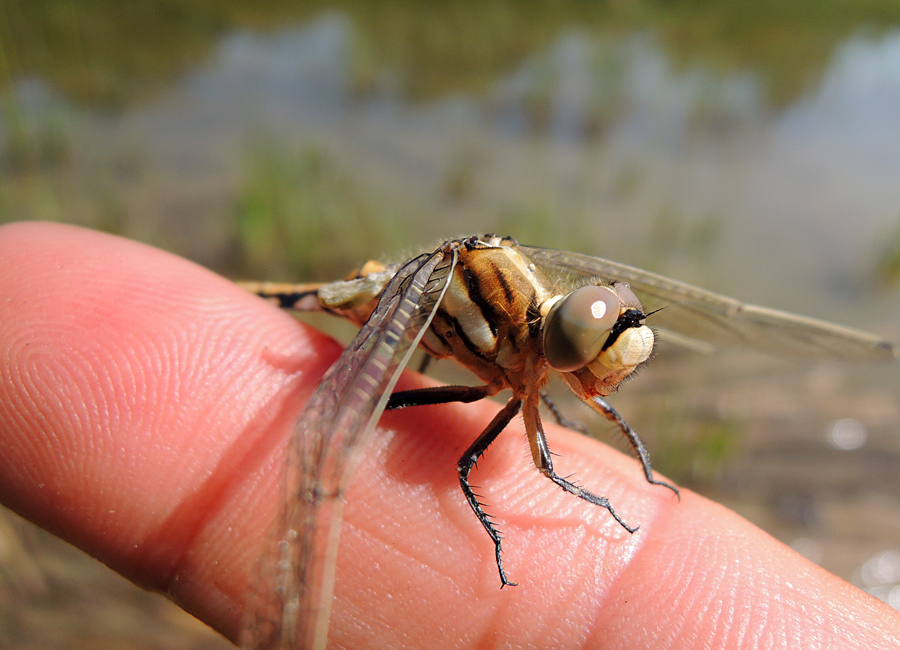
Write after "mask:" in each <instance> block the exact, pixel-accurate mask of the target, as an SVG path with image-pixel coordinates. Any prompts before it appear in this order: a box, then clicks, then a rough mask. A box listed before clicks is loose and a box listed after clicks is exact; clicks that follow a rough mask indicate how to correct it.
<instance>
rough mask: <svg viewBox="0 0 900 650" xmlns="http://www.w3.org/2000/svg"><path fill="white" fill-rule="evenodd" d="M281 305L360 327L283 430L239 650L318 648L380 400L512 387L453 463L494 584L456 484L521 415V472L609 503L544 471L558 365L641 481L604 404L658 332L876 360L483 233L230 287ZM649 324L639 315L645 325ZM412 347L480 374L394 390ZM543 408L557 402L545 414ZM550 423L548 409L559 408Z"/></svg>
mask: <svg viewBox="0 0 900 650" xmlns="http://www.w3.org/2000/svg"><path fill="white" fill-rule="evenodd" d="M242 285H243V286H244V288H246V289H247V290H249V291H251V292H253V293H256V294H257V295H259V296H261V297H263V298H266V299H268V300H270V301H272V302H274V303H275V304H277V305H278V306H279V307H282V308H285V309H290V310H297V311H320V312H326V313H329V314H333V315H335V316H339V317H341V318H344V319H346V320H349V321H350V322H352V323H354V324H356V325H358V326H359V327H360V330H359V332H358V334H357V335H356V337H355V338H354V339H353V340H352V342H351V343H350V344H349V345H348V346H347V348H346V350H345V351H344V353H343V354H342V355H341V357H340V358H339V359H338V360H337V361H336V362H335V363H334V364H333V365H332V367H331V368H330V369H329V370H328V371H327V373H326V374H325V376H324V377H323V379H322V381H321V383H320V384H319V385H318V387H317V388H316V390H315V391H314V392H313V394H312V396H311V397H310V399H309V401H308V403H307V405H306V407H305V409H304V411H303V413H302V414H301V416H300V417H299V419H298V421H297V423H296V425H295V427H294V430H293V432H292V436H291V440H290V443H289V444H290V448H289V451H288V454H287V464H286V468H285V476H284V479H283V480H284V494H283V499H284V502H283V504H282V512H281V515H280V517H279V520H278V523H277V524H276V526H277V528H278V530H277V531H276V533H275V534H274V538H275V539H276V540H277V542H276V544H275V547H277V551H276V550H274V548H275V547H273V558H274V562H273V564H274V568H271V567H270V569H269V574H271V575H270V580H269V581H268V583H267V584H270V585H274V587H273V593H272V594H265V595H263V596H262V597H261V598H260V597H257V601H258V602H256V603H255V604H253V605H251V607H250V610H251V618H250V620H249V622H248V624H247V625H245V632H246V634H247V636H246V638H245V639H244V641H243V644H244V646H245V647H250V648H272V647H278V648H323V647H324V646H325V641H326V639H327V633H328V621H329V617H330V605H331V600H332V593H333V584H334V572H335V566H336V561H337V542H338V537H339V532H340V526H341V515H342V508H343V495H344V494H345V493H346V490H347V487H348V485H349V482H350V479H351V477H352V474H353V469H354V467H355V465H356V464H357V462H358V460H359V457H360V453H361V452H362V450H363V449H364V448H365V443H366V440H367V438H368V437H369V435H370V434H371V432H372V431H373V430H374V428H375V426H376V424H377V422H378V419H379V417H380V415H381V414H382V412H383V411H385V410H391V409H401V408H408V407H413V406H420V405H426V404H442V403H448V402H463V403H469V402H474V401H478V400H481V399H484V398H487V397H491V396H494V395H497V394H498V393H500V392H501V391H506V390H508V391H510V392H511V394H512V396H511V397H510V398H509V400H508V401H507V402H506V404H505V406H503V407H502V408H501V409H500V410H499V412H498V413H497V415H496V416H495V417H494V419H493V420H492V421H491V422H490V423H489V424H488V425H487V427H486V428H485V429H484V430H483V431H482V432H481V433H480V434H479V435H477V436H475V437H474V440H473V442H472V444H471V446H470V447H469V448H468V449H467V450H466V451H465V453H464V454H463V455H462V457H461V458H460V460H459V463H458V466H457V473H458V476H459V483H460V488H461V490H462V493H463V496H464V498H465V501H466V502H467V503H468V505H469V507H470V508H471V510H472V511H473V513H474V514H475V517H476V518H477V521H478V522H480V524H481V526H482V527H483V528H484V530H485V532H486V533H487V535H488V537H489V538H490V540H491V541H492V543H493V545H494V556H495V563H496V567H497V571H498V573H499V578H500V584H501V587H503V586H513V585H515V583H514V582H513V581H512V580H511V578H510V577H509V574H508V573H507V570H506V567H505V566H504V564H503V553H502V541H503V540H502V538H501V535H500V532H499V531H498V529H497V528H496V526H495V524H494V523H493V521H492V520H491V518H490V517H489V516H488V515H487V513H486V512H485V510H484V507H483V505H482V503H481V502H480V501H479V499H478V497H477V496H476V494H475V493H474V491H473V490H472V486H471V485H470V484H469V473H470V471H471V470H472V468H473V466H474V464H475V462H476V461H477V460H478V459H479V458H480V457H481V455H482V454H483V453H484V452H485V450H486V449H487V448H488V446H489V445H490V444H491V443H492V442H493V441H494V440H495V439H496V438H497V436H498V435H499V434H500V432H501V431H503V429H504V428H505V427H506V426H507V425H508V424H509V423H510V421H511V420H512V419H513V418H514V417H516V416H517V415H518V414H519V413H521V415H522V418H523V420H524V424H525V431H526V435H527V438H528V442H529V446H530V450H531V457H532V461H533V463H534V465H535V467H536V468H537V469H538V470H539V471H540V473H541V474H542V475H543V476H545V477H547V478H548V479H549V480H550V481H552V482H553V483H555V484H556V485H557V486H559V487H560V488H562V489H563V490H565V491H566V492H568V493H569V494H571V495H572V496H573V497H576V498H580V499H582V500H584V501H586V502H588V503H590V504H592V505H594V506H596V507H600V508H603V509H605V510H606V511H608V513H609V515H610V516H611V517H612V518H613V519H614V520H615V521H616V522H618V524H619V525H620V526H622V527H623V528H624V529H625V530H627V531H628V532H630V533H633V532H635V531H636V530H637V528H636V527H634V526H632V525H630V524H628V523H626V522H625V521H624V520H623V519H622V518H621V517H620V516H619V514H618V513H617V512H616V511H615V509H614V507H613V504H611V503H610V502H609V500H608V499H607V498H605V497H602V496H598V495H596V494H594V493H593V492H591V491H589V490H587V489H585V488H583V487H581V486H579V485H576V484H574V483H573V482H571V481H569V480H568V479H566V478H564V477H561V476H559V475H558V474H557V473H556V472H555V471H554V468H553V461H552V459H551V452H550V448H549V446H548V444H547V439H546V436H545V434H544V429H543V424H542V420H541V415H540V412H539V407H540V405H541V402H542V401H543V400H544V399H545V395H546V393H545V392H544V389H545V386H546V384H547V382H548V381H549V380H550V378H551V377H552V376H559V377H561V378H562V379H563V381H564V383H565V384H566V385H567V386H568V387H569V388H570V389H571V391H572V392H573V393H574V394H575V395H576V396H577V397H578V398H580V399H581V400H582V401H583V402H584V403H586V404H587V405H588V406H590V407H591V408H592V409H593V410H594V411H596V412H597V413H599V414H600V415H601V416H603V417H604V418H606V419H607V420H609V421H611V422H612V423H613V424H614V425H615V426H616V427H617V428H618V429H619V431H621V433H622V434H623V435H624V436H625V438H626V439H627V440H628V442H629V443H630V445H631V447H632V449H633V450H634V452H635V454H636V456H637V458H638V461H639V462H640V465H641V469H642V471H643V474H644V477H645V479H646V480H647V481H648V483H650V484H652V485H654V486H657V487H659V488H660V489H664V490H668V491H670V492H671V493H672V495H673V496H676V497H677V495H678V489H677V488H676V487H675V486H674V485H671V484H669V483H667V482H665V481H663V480H661V479H658V478H656V477H655V475H654V473H653V469H652V467H651V463H650V455H649V453H648V452H647V449H646V448H645V446H644V444H643V442H642V441H641V439H640V437H639V436H638V434H637V433H636V432H635V431H634V430H633V429H632V428H631V427H630V426H629V425H628V424H627V423H626V422H625V420H624V419H623V418H622V416H620V415H619V413H618V412H617V411H616V410H615V409H614V408H613V407H612V405H611V404H610V403H609V402H608V401H607V399H606V398H607V397H608V396H609V395H611V394H612V393H614V392H615V391H616V390H617V388H618V387H619V385H620V384H621V383H622V382H623V381H624V380H626V379H627V378H628V377H629V376H631V375H632V374H633V373H634V372H635V370H636V369H638V368H639V367H641V366H642V365H644V364H645V363H646V362H647V361H648V360H649V359H650V357H651V356H652V355H653V351H654V349H655V348H656V346H657V344H658V342H659V341H670V342H673V343H675V344H678V345H682V346H688V347H692V348H697V349H702V350H713V349H716V348H720V347H742V348H749V349H753V350H757V351H761V352H765V353H769V354H773V355H779V356H790V357H797V358H817V359H836V360H846V361H886V360H891V359H894V358H896V356H897V353H896V350H895V348H894V347H893V346H892V345H891V344H890V343H888V342H886V341H884V340H882V339H881V338H879V337H878V336H875V335H872V334H868V333H865V332H861V331H858V330H855V329H850V328H847V327H842V326H839V325H835V324H831V323H827V322H824V321H820V320H816V319H812V318H807V317H803V316H798V315H794V314H790V313H787V312H783V311H778V310H775V309H768V308H765V307H758V306H755V305H748V304H743V303H741V302H739V301H737V300H734V299H732V298H727V297H725V296H721V295H718V294H715V293H712V292H710V291H706V290H704V289H701V288H699V287H696V286H692V285H689V284H684V283H682V282H679V281H677V280H672V279H669V278H666V277H664V276H661V275H657V274H655V273H651V272H648V271H643V270H640V269H638V268H634V267H631V266H627V265H624V264H619V263H617V262H612V261H609V260H605V259H601V258H598V257H592V256H589V255H584V254H579V253H573V252H566V251H559V250H552V249H548V248H539V247H532V246H524V245H520V244H519V243H518V242H516V241H515V240H514V239H512V238H511V237H499V236H496V235H484V236H473V237H466V238H459V239H452V240H448V241H445V242H443V243H441V244H440V245H439V246H437V247H436V248H435V249H434V250H432V251H429V252H426V253H423V254H421V255H418V256H416V257H413V258H412V259H410V260H407V261H405V262H402V263H396V264H388V265H386V264H382V263H379V262H375V261H370V262H367V263H366V264H364V265H363V266H362V267H360V268H359V269H357V270H356V271H354V272H353V273H352V274H350V275H349V276H348V277H347V278H345V279H344V280H340V281H336V282H330V283H316V284H297V285H294V284H280V283H253V282H247V283H242ZM648 322H650V323H652V327H651V325H649V324H648ZM417 348H422V349H424V350H425V351H426V352H427V353H428V354H429V355H431V356H432V357H436V358H439V359H441V358H453V359H455V360H456V361H458V362H459V363H460V364H462V365H463V366H464V367H466V368H468V369H469V370H470V371H472V372H473V373H474V375H475V376H476V377H478V378H479V379H480V380H481V381H482V382H483V383H481V384H478V385H475V386H437V387H430V388H420V389H415V390H408V391H398V392H393V390H394V387H395V385H396V383H397V381H398V379H399V376H400V373H401V372H402V371H403V369H404V368H405V367H406V366H407V364H408V363H409V362H410V358H411V356H412V355H413V353H414V352H415V350H416V349H417ZM551 411H552V412H553V413H556V412H555V409H551ZM557 419H559V418H558V417H557Z"/></svg>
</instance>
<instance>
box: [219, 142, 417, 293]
mask: <svg viewBox="0 0 900 650" xmlns="http://www.w3.org/2000/svg"><path fill="white" fill-rule="evenodd" d="M245 167H246V170H245V172H244V173H243V174H242V178H243V186H242V187H241V189H240V190H239V195H238V197H237V199H236V202H235V219H236V228H235V233H234V235H235V247H236V251H237V255H236V258H237V259H236V268H237V269H238V270H239V271H240V272H242V273H246V274H247V277H254V278H256V277H259V278H266V279H272V280H278V279H281V280H291V279H292V280H296V279H298V278H302V279H304V280H333V279H335V278H334V273H335V272H336V270H338V271H337V272H339V273H342V274H346V273H349V272H350V271H351V270H352V269H354V268H356V267H358V266H359V265H360V264H361V263H362V262H364V261H365V260H366V256H367V255H368V254H370V253H371V252H372V251H373V250H379V249H381V247H382V246H383V245H384V242H385V241H387V242H390V246H391V248H394V249H396V248H397V247H398V246H401V245H404V244H405V243H407V242H406V237H405V236H404V234H403V233H402V232H400V230H399V228H398V229H396V230H395V231H394V232H391V231H390V230H389V224H392V223H393V224H395V223H397V219H396V215H393V216H391V215H389V214H388V211H387V209H386V208H385V209H381V208H380V207H379V206H378V204H377V203H373V199H372V196H371V193H369V192H366V191H364V190H361V189H360V188H359V187H357V186H356V185H355V184H354V182H353V181H351V179H350V177H349V176H347V175H345V174H342V173H341V172H340V171H339V170H338V169H337V168H336V167H335V166H334V165H333V164H332V162H331V161H330V159H329V158H328V156H327V155H326V154H325V153H323V152H322V151H321V150H319V149H316V148H314V147H309V148H307V149H306V150H302V151H299V152H296V151H293V150H287V149H285V148H283V147H280V146H279V145H278V144H277V143H275V142H274V141H273V140H271V139H268V138H263V139H260V140H259V141H257V142H255V143H254V144H252V145H251V146H250V147H249V149H248V153H247V161H246V165H245Z"/></svg>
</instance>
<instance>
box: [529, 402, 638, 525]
mask: <svg viewBox="0 0 900 650" xmlns="http://www.w3.org/2000/svg"><path fill="white" fill-rule="evenodd" d="M524 416H525V430H526V431H527V432H528V441H529V443H530V444H531V455H532V459H533V460H534V465H535V467H537V468H538V470H539V471H540V472H541V474H543V475H544V476H546V477H547V478H549V479H550V480H551V481H553V482H554V483H556V484H557V485H558V486H559V487H561V488H562V489H563V490H565V491H566V492H568V493H569V494H572V495H574V496H576V497H578V498H579V499H583V500H585V501H587V502H588V503H592V504H594V505H595V506H600V507H601V508H605V509H606V510H608V511H609V514H610V515H612V518H613V519H615V520H616V521H617V522H618V524H619V525H620V526H622V528H624V529H625V530H627V531H628V532H629V533H634V532H635V531H637V527H636V526H635V527H632V526H629V525H628V524H626V523H625V522H624V521H623V520H622V518H621V517H619V515H618V514H616V511H615V510H613V507H612V505H611V504H610V503H609V499H607V498H606V497H599V496H597V495H596V494H594V493H593V492H589V491H588V490H585V489H584V488H583V487H580V486H578V485H575V484H574V483H572V482H571V481H568V480H566V479H564V478H563V477H561V476H560V475H559V474H557V473H556V472H555V471H554V469H553V461H552V460H551V458H550V455H551V454H550V447H549V446H547V437H546V436H545V435H544V426H543V424H542V423H541V416H540V413H538V409H537V403H536V401H534V402H532V401H526V403H525V412H524Z"/></svg>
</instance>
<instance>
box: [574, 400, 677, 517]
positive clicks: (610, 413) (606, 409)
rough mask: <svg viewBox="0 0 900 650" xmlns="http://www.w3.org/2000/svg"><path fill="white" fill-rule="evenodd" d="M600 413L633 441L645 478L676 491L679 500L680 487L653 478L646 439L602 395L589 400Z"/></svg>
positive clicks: (632, 445)
mask: <svg viewBox="0 0 900 650" xmlns="http://www.w3.org/2000/svg"><path fill="white" fill-rule="evenodd" d="M589 403H590V404H591V405H592V406H593V407H594V408H595V409H596V410H597V411H598V412H600V414H602V415H603V417H605V418H606V419H607V420H609V421H610V422H613V423H614V424H615V425H616V426H617V427H619V430H620V431H621V432H622V433H623V434H624V435H625V437H626V438H628V442H629V443H631V447H632V448H633V449H634V453H635V454H637V457H638V460H639V461H641V468H642V469H643V470H644V478H646V479H647V482H648V483H650V484H651V485H661V486H662V487H667V488H669V489H670V490H672V492H674V493H675V496H677V497H678V500H679V501H680V500H681V494H679V492H678V488H677V487H675V486H674V485H670V484H669V483H666V482H665V481H660V480H659V479H656V478H653V468H652V467H650V454H649V452H647V448H646V447H644V441H643V440H641V438H640V436H638V434H637V433H636V432H635V431H634V429H632V428H631V427H630V426H628V423H627V422H625V420H624V418H623V417H622V416H621V415H619V412H618V411H616V409H614V408H613V407H612V405H611V404H610V403H609V402H607V401H606V400H605V399H603V398H602V397H594V398H592V399H591V401H590V402H589Z"/></svg>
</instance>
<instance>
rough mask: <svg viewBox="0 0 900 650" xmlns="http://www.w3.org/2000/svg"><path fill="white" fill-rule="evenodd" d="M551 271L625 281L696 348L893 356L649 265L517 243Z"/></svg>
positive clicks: (828, 327) (657, 320) (664, 324)
mask: <svg viewBox="0 0 900 650" xmlns="http://www.w3.org/2000/svg"><path fill="white" fill-rule="evenodd" d="M519 248H520V249H521V250H522V252H523V253H525V254H526V255H527V256H528V257H529V258H531V259H532V260H533V261H534V262H535V263H536V264H537V265H538V266H540V267H541V268H542V270H544V271H545V273H547V274H548V275H549V276H550V277H554V276H558V275H560V274H563V275H566V274H568V275H572V274H574V275H579V276H583V277H589V278H594V277H596V278H601V279H603V280H604V281H607V282H613V281H619V282H627V283H628V284H629V285H630V286H631V289H632V290H633V291H634V292H635V294H637V296H638V298H639V299H640V300H641V303H642V305H643V306H644V311H645V312H648V313H649V312H651V311H654V310H656V309H660V308H663V309H662V311H660V312H658V313H656V314H654V315H653V316H652V318H651V320H650V321H649V322H650V324H651V325H652V326H653V327H654V328H655V329H657V330H658V331H659V332H660V335H661V336H662V337H663V338H669V339H671V340H674V341H675V342H677V343H681V344H687V345H690V346H693V347H698V348H701V349H702V348H704V347H706V348H708V347H709V345H707V344H712V345H713V346H715V347H718V346H730V347H744V348H750V349H753V350H758V351H760V352H766V353H768V354H775V355H787V356H793V357H806V358H819V359H837V360H844V361H886V360H890V359H893V358H895V356H896V353H895V350H894V348H893V347H892V346H891V344H890V343H888V342H886V341H884V340H882V339H880V338H878V337H877V336H874V335H872V334H868V333H866V332H860V331H858V330H854V329H850V328H847V327H841V326H840V325H833V324H831V323H826V322H825V321H820V320H816V319H813V318H806V317H804V316H797V315H794V314H789V313H787V312H783V311H778V310H775V309H767V308H765V307H757V306H756V305H746V304H743V303H740V302H738V301H737V300H734V299H732V298H727V297H725V296H720V295H718V294H715V293H712V292H711V291H706V290H704V289H701V288H699V287H695V286H692V285H689V284H684V283H683V282H678V281H677V280H671V279H669V278H666V277H664V276H661V275H657V274H655V273H650V272H649V271H642V270H641V269H638V268H635V267H632V266H626V265H625V264H619V263H617V262H611V261H609V260H604V259H601V258H599V257H591V256H589V255H580V254H578V253H569V252H565V251H557V250H552V249H548V248H533V247H530V246H520V247H519Z"/></svg>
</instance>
